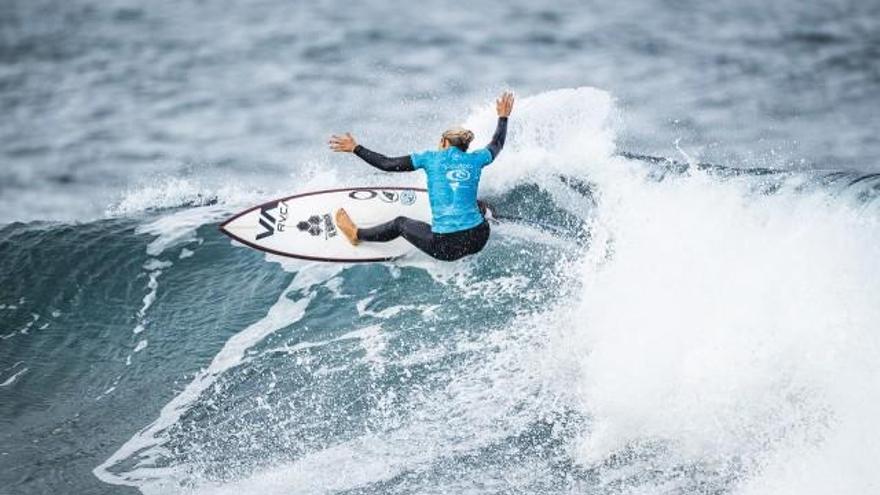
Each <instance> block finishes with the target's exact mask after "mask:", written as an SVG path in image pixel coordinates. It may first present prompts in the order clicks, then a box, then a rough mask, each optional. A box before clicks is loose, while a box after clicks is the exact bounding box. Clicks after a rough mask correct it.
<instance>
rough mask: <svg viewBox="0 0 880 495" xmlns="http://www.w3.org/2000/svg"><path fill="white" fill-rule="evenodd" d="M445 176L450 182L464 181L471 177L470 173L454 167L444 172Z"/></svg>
mask: <svg viewBox="0 0 880 495" xmlns="http://www.w3.org/2000/svg"><path fill="white" fill-rule="evenodd" d="M446 178H447V179H449V180H450V181H452V182H464V181H466V180H468V179H470V178H471V173H470V172H468V171H467V170H465V169H463V168H456V169H453V170H450V171H449V172H446Z"/></svg>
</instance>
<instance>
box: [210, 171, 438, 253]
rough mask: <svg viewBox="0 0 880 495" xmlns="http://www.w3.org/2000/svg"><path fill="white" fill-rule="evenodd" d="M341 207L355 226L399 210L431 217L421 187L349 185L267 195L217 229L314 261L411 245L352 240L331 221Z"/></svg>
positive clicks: (394, 250)
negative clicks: (354, 243)
mask: <svg viewBox="0 0 880 495" xmlns="http://www.w3.org/2000/svg"><path fill="white" fill-rule="evenodd" d="M339 208H345V211H347V212H348V214H349V216H351V219H352V220H353V221H354V222H355V223H356V224H357V225H358V227H372V226H374V225H377V224H380V223H383V222H387V221H389V220H393V219H394V218H395V217H397V216H400V215H403V216H406V217H409V218H413V219H415V220H421V221H423V222H428V223H430V222H431V207H430V203H429V202H428V192H427V191H426V190H425V189H422V188H416V187H351V188H342V189H328V190H323V191H314V192H307V193H303V194H296V195H293V196H287V197H284V198H279V199H276V200H272V201H268V202H266V203H263V204H261V205H257V206H254V207H253V208H249V209H247V210H245V211H242V212H240V213H237V214H235V215H234V216H232V217H231V218H229V219H228V220H226V221H225V222H223V223H222V224H220V231H221V232H223V233H224V234H226V235H228V236H229V237H231V238H233V239H235V240H236V241H238V242H240V243H242V244H244V245H246V246H249V247H252V248H254V249H258V250H260V251H265V252H267V253H272V254H277V255H279V256H287V257H291V258H299V259H305V260H313V261H326V262H338V263H359V262H376V261H390V260H393V259H395V258H399V257H401V256H404V255H406V254H409V253H411V252H412V251H413V250H415V247H413V246H412V245H411V244H410V243H408V242H406V240H404V239H403V238H398V239H395V240H393V241H391V242H382V243H379V242H369V243H367V242H362V243H360V244H358V245H357V246H352V245H351V243H349V242H348V240H347V239H346V238H345V236H343V235H342V232H339V230H338V228H337V227H336V224H335V222H334V215H335V213H336V210H338V209H339Z"/></svg>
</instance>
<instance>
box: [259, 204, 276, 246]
mask: <svg viewBox="0 0 880 495" xmlns="http://www.w3.org/2000/svg"><path fill="white" fill-rule="evenodd" d="M277 207H278V202H275V203H269V204H267V205H263V206H261V207H260V226H261V227H263V231H262V232H260V233H259V234H257V240H258V241H259V240H260V239H265V238H266V237H269V236H270V235H272V234H274V233H275V217H273V216H272V214H271V213H269V212H270V211H271V210H274V209H275V208H277Z"/></svg>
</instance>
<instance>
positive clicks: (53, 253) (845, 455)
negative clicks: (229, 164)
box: [0, 88, 880, 494]
mask: <svg viewBox="0 0 880 495" xmlns="http://www.w3.org/2000/svg"><path fill="white" fill-rule="evenodd" d="M517 112H518V118H517V119H515V120H514V121H512V122H511V130H510V134H511V135H510V139H509V146H508V148H506V149H505V151H504V153H503V154H502V155H501V156H500V157H499V160H498V161H497V162H496V163H495V164H493V165H492V166H491V167H490V169H488V170H487V172H486V174H485V176H484V177H485V178H484V181H485V183H484V189H483V192H484V193H485V196H486V198H487V199H488V200H489V201H490V202H491V203H493V204H495V205H496V209H497V210H498V211H499V212H500V213H501V215H502V216H503V217H506V218H505V219H503V220H502V221H501V222H500V223H499V224H497V225H496V226H494V227H493V234H492V239H491V241H490V243H489V246H488V247H487V248H486V250H485V251H484V252H482V253H481V254H480V255H478V256H475V257H472V258H470V259H468V260H466V261H463V262H460V263H454V264H439V263H436V262H432V261H430V260H426V259H424V258H422V257H420V256H413V257H411V258H408V259H405V260H402V261H400V262H396V263H386V264H370V265H331V264H308V263H300V262H291V261H287V260H282V259H278V258H274V257H267V256H265V255H263V254H261V253H258V252H256V251H253V250H250V249H247V248H244V247H241V246H236V245H233V244H232V243H230V241H229V240H228V239H227V238H225V237H223V236H222V235H220V234H219V233H218V231H217V228H216V224H217V222H218V221H219V220H220V219H222V218H225V217H226V216H227V215H229V214H230V213H231V212H233V211H235V210H236V209H239V208H241V207H243V206H245V205H246V204H248V202H251V201H252V200H253V199H255V198H253V197H251V196H249V193H243V192H241V191H232V192H228V191H227V192H224V191H217V190H200V189H199V188H198V186H197V185H190V184H181V183H177V184H176V185H174V187H168V188H155V189H144V190H140V191H136V192H133V193H132V194H131V195H130V196H129V197H128V198H126V200H124V201H123V202H122V203H120V206H119V207H118V211H117V212H116V213H115V215H114V216H112V217H111V218H108V219H105V220H100V221H94V222H87V223H77V224H59V223H27V224H25V223H13V224H9V225H7V226H6V227H3V228H2V230H0V267H2V270H0V273H2V277H3V280H2V282H3V283H0V287H2V289H0V318H2V322H3V332H2V335H0V338H2V340H0V363H2V374H0V397H2V398H3V400H2V401H0V417H3V418H4V426H3V431H4V433H3V445H4V447H3V450H4V452H11V453H13V454H14V455H10V456H8V457H5V460H4V463H7V464H6V465H7V466H9V468H8V469H4V473H3V474H2V475H0V477H2V478H3V479H2V481H3V485H4V486H8V487H13V491H21V492H40V491H46V490H49V489H51V487H53V486H60V485H61V484H67V485H75V486H77V487H79V488H80V489H81V490H83V491H90V492H95V493H98V492H102V491H103V492H117V491H120V490H124V489H125V487H134V488H137V489H138V490H140V491H141V492H142V493H146V494H152V493H218V494H220V493H264V494H273V493H278V494H281V493H323V492H340V493H377V494H378V493H498V492H522V493H546V494H553V493H592V492H598V493H606V492H613V493H622V494H641V493H731V494H753V493H754V494H759V493H760V494H767V493H799V494H809V493H832V492H833V493H869V492H871V491H872V489H873V488H876V486H877V485H878V484H880V478H878V475H877V473H876V470H875V469H873V466H874V463H875V461H874V459H877V458H880V451H878V449H880V447H878V446H880V438H878V436H880V434H878V433H877V429H876V428H874V427H873V425H874V422H875V418H876V417H877V415H878V413H880V410H878V409H880V364H878V363H880V359H878V357H880V337H878V333H877V332H876V329H877V322H878V321H880V305H878V304H877V294H878V293H880V286H878V284H880V256H878V255H880V248H878V246H880V224H878V204H880V203H878V202H877V200H876V196H877V191H878V180H877V177H872V176H863V177H858V176H853V175H847V174H827V173H794V172H786V173H777V172H772V171H762V170H747V171H743V170H739V171H738V170H736V169H721V168H717V167H715V168H713V167H709V166H706V165H701V164H699V163H696V162H691V161H689V160H684V161H683V162H681V163H675V162H671V161H666V160H657V159H651V158H650V157H637V156H633V155H628V157H627V156H621V155H620V154H618V153H617V151H616V149H615V139H616V134H615V126H616V125H617V124H616V122H617V118H616V116H615V115H616V110H615V108H614V105H613V101H612V99H611V98H610V96H609V95H608V94H607V93H604V92H602V91H598V90H595V89H591V88H579V89H567V90H559V91H551V92H546V93H541V94H538V95H536V96H533V97H530V98H525V99H523V100H522V101H521V102H520V105H519V106H518V108H517ZM467 125H469V126H470V127H472V128H473V129H475V131H476V132H477V135H478V138H477V139H478V140H484V139H488V137H489V135H490V133H491V129H492V125H493V115H492V109H491V108H488V107H487V108H478V109H476V110H475V111H474V112H473V113H472V114H471V115H470V117H469V118H468V120H467ZM359 180H362V181H363V180H375V177H373V178H372V179H367V178H366V176H365V177H362V178H360V179H359ZM339 182H340V181H339V180H338V179H337V178H336V177H335V176H332V175H327V176H323V175H316V176H313V177H310V178H304V179H303V181H302V184H301V186H302V188H303V189H313V188H316V187H321V186H325V185H332V184H337V183H339ZM175 187H177V189H175ZM175 190H181V191H183V192H184V193H183V194H181V195H179V196H178V197H177V199H176V200H175V199H174V194H169V191H172V192H173V191H175ZM291 192H296V191H291ZM175 201H177V202H178V203H177V204H176V205H175ZM151 204H153V205H155V206H156V207H150V208H143V207H141V206H143V205H147V206H149V205H151ZM47 451H48V452H51V459H52V464H51V465H53V466H64V468H63V469H60V468H57V467H56V468H50V469H47V468H46V467H45V466H46V464H45V462H44V461H45V459H46V452H47ZM79 473H93V474H94V476H91V474H89V475H88V476H82V475H81V474H79Z"/></svg>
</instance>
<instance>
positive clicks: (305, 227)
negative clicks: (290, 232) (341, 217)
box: [296, 213, 336, 239]
mask: <svg viewBox="0 0 880 495" xmlns="http://www.w3.org/2000/svg"><path fill="white" fill-rule="evenodd" d="M296 228H297V230H299V231H300V232H308V233H309V234H310V235H313V236H319V235H321V234H324V239H329V238H331V237H334V236H335V235H336V225H334V224H333V218H332V217H331V216H330V214H329V213H325V214H323V215H312V216H310V217H309V218H308V220H303V221H301V222H299V223H297V224H296Z"/></svg>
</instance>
